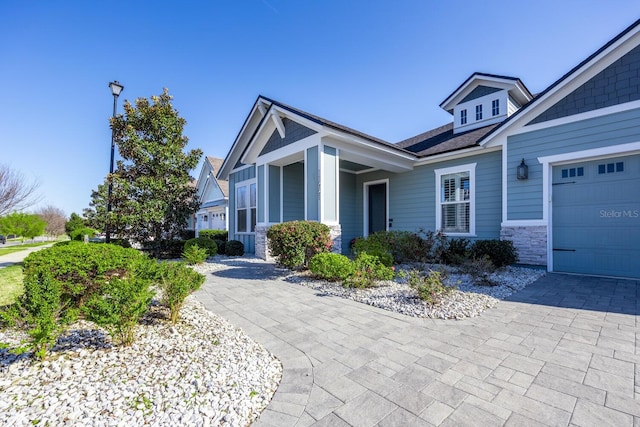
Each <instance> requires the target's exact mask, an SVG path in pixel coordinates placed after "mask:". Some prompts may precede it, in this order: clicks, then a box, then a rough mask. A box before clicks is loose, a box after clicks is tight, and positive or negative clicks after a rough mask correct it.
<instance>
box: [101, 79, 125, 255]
mask: <svg viewBox="0 0 640 427" xmlns="http://www.w3.org/2000/svg"><path fill="white" fill-rule="evenodd" d="M109 88H110V89H111V94H112V95H113V118H114V119H115V118H116V108H117V102H118V96H120V93H121V92H122V90H123V89H124V86H122V85H121V84H120V83H118V81H117V80H114V81H112V82H111V83H109ZM114 150H115V130H114V129H113V127H112V128H111V162H110V163H109V174H112V173H113V156H114ZM112 191H113V184H112V183H111V180H109V193H108V195H107V229H106V230H105V241H106V243H110V242H111V227H110V226H109V212H111V192H112Z"/></svg>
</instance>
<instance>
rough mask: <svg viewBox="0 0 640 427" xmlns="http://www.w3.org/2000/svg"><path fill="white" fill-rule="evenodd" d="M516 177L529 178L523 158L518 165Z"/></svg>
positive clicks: (527, 167) (527, 168)
mask: <svg viewBox="0 0 640 427" xmlns="http://www.w3.org/2000/svg"><path fill="white" fill-rule="evenodd" d="M518 179H529V166H527V165H525V164H524V159H522V161H521V162H520V165H518Z"/></svg>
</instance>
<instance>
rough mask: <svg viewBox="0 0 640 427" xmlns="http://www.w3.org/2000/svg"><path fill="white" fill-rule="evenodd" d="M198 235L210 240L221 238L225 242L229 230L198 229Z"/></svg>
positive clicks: (227, 238)
mask: <svg viewBox="0 0 640 427" xmlns="http://www.w3.org/2000/svg"><path fill="white" fill-rule="evenodd" d="M198 237H203V238H207V239H211V240H222V241H224V242H226V241H227V240H229V232H228V231H227V230H209V229H207V230H200V231H199V232H198Z"/></svg>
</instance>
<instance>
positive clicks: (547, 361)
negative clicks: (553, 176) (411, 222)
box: [196, 261, 640, 427]
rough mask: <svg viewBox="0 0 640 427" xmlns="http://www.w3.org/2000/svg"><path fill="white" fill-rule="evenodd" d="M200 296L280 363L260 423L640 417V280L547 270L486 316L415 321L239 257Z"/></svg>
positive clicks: (526, 422)
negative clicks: (326, 292)
mask: <svg viewBox="0 0 640 427" xmlns="http://www.w3.org/2000/svg"><path fill="white" fill-rule="evenodd" d="M196 296H197V298H198V299H199V300H200V301H201V302H203V303H204V304H205V306H206V307H207V308H209V309H210V310H211V311H213V312H215V313H217V314H219V315H221V316H223V317H225V318H226V319H228V320H229V321H231V322H232V323H233V324H235V325H236V326H238V327H241V328H243V329H244V330H245V331H246V332H247V333H248V334H249V335H250V336H251V337H252V338H254V339H255V340H257V341H258V342H260V343H262V344H263V345H264V346H265V347H266V348H267V349H268V350H269V351H271V352H272V353H273V354H275V355H276V356H277V357H278V358H279V359H280V360H281V361H282V364H283V368H284V373H283V378H282V382H281V384H280V386H279V388H278V390H277V392H276V394H275V396H274V398H273V400H272V401H271V403H270V404H269V406H268V407H267V409H266V410H265V411H264V412H263V413H262V414H261V416H260V418H259V420H258V421H257V423H256V424H255V425H257V426H278V427H283V426H309V425H315V426H375V425H379V426H430V425H443V426H537V425H550V426H568V425H575V426H615V427H623V426H630V427H631V426H633V427H640V345H639V342H640V322H639V321H638V314H639V313H640V282H639V281H630V280H615V279H600V278H592V277H580V276H569V275H559V274H549V275H547V276H545V277H544V278H542V279H541V280H539V281H538V282H536V283H534V284H533V285H530V286H529V287H527V289H525V290H524V291H521V292H520V293H518V294H516V295H514V296H513V297H512V298H511V300H510V301H503V302H500V304H498V306H497V308H494V309H490V310H488V311H486V312H484V313H483V314H482V315H481V316H480V317H478V318H473V319H466V320H462V321H451V320H449V321H441V320H430V319H416V318H412V317H408V316H403V315H400V314H395V313H392V312H389V311H385V310H381V309H377V308H374V307H370V306H367V305H364V304H360V303H357V302H353V301H349V300H345V299H341V298H337V297H331V296H325V295H321V294H318V292H317V291H314V290H312V289H309V288H306V287H303V286H300V285H296V284H291V283H287V282H286V281H284V280H282V279H281V278H280V276H279V274H278V270H276V269H274V268H273V266H271V265H270V264H256V263H247V262H243V261H239V262H238V264H237V266H235V267H234V268H231V269H228V270H224V271H220V272H217V273H214V274H213V275H209V277H208V278H207V281H206V283H205V285H204V286H203V289H202V290H200V291H199V292H198V293H197V294H196Z"/></svg>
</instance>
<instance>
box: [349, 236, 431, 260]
mask: <svg viewBox="0 0 640 427" xmlns="http://www.w3.org/2000/svg"><path fill="white" fill-rule="evenodd" d="M423 243H424V242H423V240H422V239H421V238H420V236H419V235H417V234H416V233H412V232H410V231H378V232H376V233H373V234H370V235H369V236H367V237H366V238H360V239H357V240H356V241H355V242H354V244H353V245H352V250H353V252H354V253H355V254H357V253H358V252H367V253H368V254H370V255H374V254H375V255H377V256H378V257H379V258H380V261H382V262H383V263H384V264H385V265H387V266H391V264H389V262H388V256H387V255H386V254H385V252H388V253H390V254H391V255H392V257H393V258H392V260H393V262H395V263H403V262H415V261H423V258H424V256H423V252H424V247H423V246H424V245H423Z"/></svg>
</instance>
